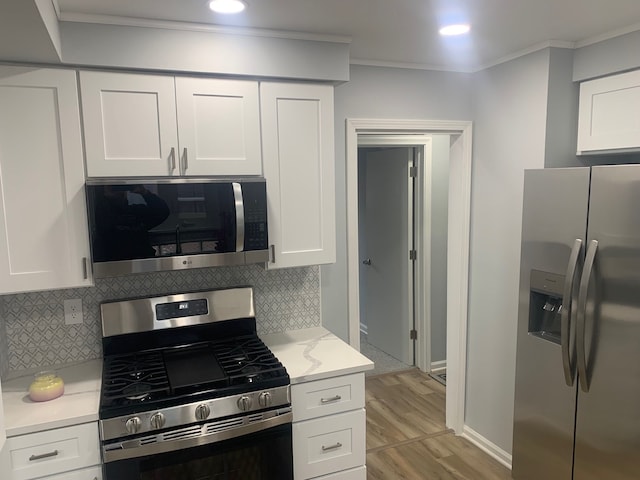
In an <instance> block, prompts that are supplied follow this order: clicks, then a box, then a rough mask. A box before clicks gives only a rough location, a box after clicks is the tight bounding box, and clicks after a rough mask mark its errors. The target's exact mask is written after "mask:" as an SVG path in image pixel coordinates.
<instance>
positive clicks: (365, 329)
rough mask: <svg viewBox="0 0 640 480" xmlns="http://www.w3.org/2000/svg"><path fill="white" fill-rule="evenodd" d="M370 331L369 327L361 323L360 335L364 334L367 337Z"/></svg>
mask: <svg viewBox="0 0 640 480" xmlns="http://www.w3.org/2000/svg"><path fill="white" fill-rule="evenodd" d="M368 331H369V330H368V328H367V326H366V325H365V324H364V323H361V324H360V333H364V334H365V335H366V334H367V332H368Z"/></svg>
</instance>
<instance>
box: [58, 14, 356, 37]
mask: <svg viewBox="0 0 640 480" xmlns="http://www.w3.org/2000/svg"><path fill="white" fill-rule="evenodd" d="M59 20H60V21H61V22H70V23H92V24H98V25H114V26H124V27H141V28H159V29H164V30H181V31H188V32H206V33H219V34H225V35H242V36H249V37H268V38H282V39H288V40H307V41H314V42H328V43H343V44H350V43H351V37H349V36H345V35H325V34H318V33H307V32H294V31H286V30H269V29H266V28H249V27H230V26H223V25H209V24H206V23H190V22H174V21H170V20H153V19H149V18H134V17H119V16H113V15H91V14H85V13H65V12H61V13H60V15H59Z"/></svg>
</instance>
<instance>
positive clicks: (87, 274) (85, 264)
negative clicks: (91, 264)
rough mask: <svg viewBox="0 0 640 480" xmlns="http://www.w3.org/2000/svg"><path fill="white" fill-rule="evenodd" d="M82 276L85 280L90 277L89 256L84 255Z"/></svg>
mask: <svg viewBox="0 0 640 480" xmlns="http://www.w3.org/2000/svg"><path fill="white" fill-rule="evenodd" d="M82 276H83V278H84V279H85V280H86V279H87V278H89V269H88V267H87V257H82Z"/></svg>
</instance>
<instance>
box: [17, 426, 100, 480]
mask: <svg viewBox="0 0 640 480" xmlns="http://www.w3.org/2000/svg"><path fill="white" fill-rule="evenodd" d="M5 449H6V450H7V457H8V463H9V467H10V470H11V474H12V477H11V478H12V480H29V479H32V478H39V477H44V476H46V475H54V474H57V473H62V472H66V471H68V470H76V469H79V468H84V467H90V466H94V465H99V464H100V449H99V436H98V424H97V422H93V423H85V424H82V425H75V426H73V427H66V428H58V429H55V430H48V431H46V432H38V433H32V434H29V435H20V436H18V437H12V438H9V439H7V444H6V445H5ZM65 478H66V477H65ZM90 480H93V477H90Z"/></svg>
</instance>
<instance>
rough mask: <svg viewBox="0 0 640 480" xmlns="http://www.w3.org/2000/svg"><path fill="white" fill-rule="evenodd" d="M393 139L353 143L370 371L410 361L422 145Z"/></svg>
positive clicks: (364, 335) (364, 326)
mask: <svg viewBox="0 0 640 480" xmlns="http://www.w3.org/2000/svg"><path fill="white" fill-rule="evenodd" d="M394 140H396V139H394V138H393V137H390V138H386V137H377V136H366V137H365V136H363V137H362V138H360V139H359V141H358V196H359V204H358V223H359V239H358V241H359V250H360V271H359V281H360V291H359V293H360V330H361V333H362V337H361V340H363V341H364V344H363V345H362V349H361V350H362V351H366V352H367V353H368V354H369V356H370V358H371V357H373V358H372V359H373V360H374V361H375V364H376V369H375V373H384V372H388V371H394V370H400V369H406V368H409V367H410V366H413V365H415V341H416V337H415V336H414V333H415V332H416V315H417V313H418V312H417V308H416V307H417V302H416V280H417V278H416V277H417V271H416V264H417V262H416V253H417V246H416V235H415V232H416V224H417V223H421V222H420V220H421V219H419V218H418V217H417V216H416V212H415V210H416V193H417V192H416V190H417V189H416V180H418V179H417V177H418V175H417V171H418V169H420V170H422V162H421V159H422V158H423V157H424V150H425V148H424V145H416V146H413V145H404V143H405V142H404V141H400V140H396V141H395V142H394ZM417 141H419V142H425V140H424V139H417Z"/></svg>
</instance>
